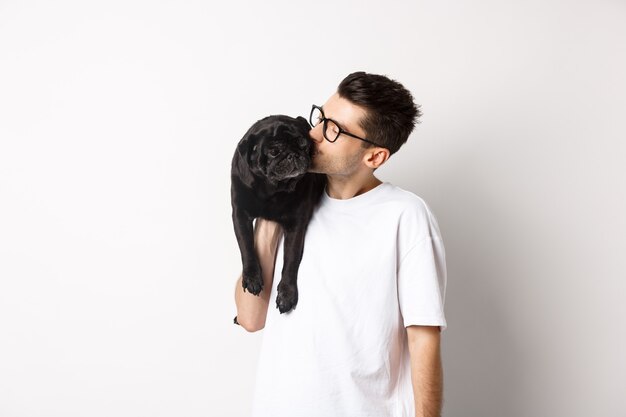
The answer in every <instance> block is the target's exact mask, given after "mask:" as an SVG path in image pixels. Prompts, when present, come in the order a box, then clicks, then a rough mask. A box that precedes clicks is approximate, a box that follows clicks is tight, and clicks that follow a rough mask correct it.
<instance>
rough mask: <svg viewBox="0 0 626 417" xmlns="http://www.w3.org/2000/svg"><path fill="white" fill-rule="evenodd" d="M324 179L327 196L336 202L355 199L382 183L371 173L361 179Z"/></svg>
mask: <svg viewBox="0 0 626 417" xmlns="http://www.w3.org/2000/svg"><path fill="white" fill-rule="evenodd" d="M326 178H327V179H328V182H327V185H326V190H327V192H328V196H329V197H330V198H334V199H337V200H347V199H348V198H352V197H356V196H357V195H361V194H363V193H366V192H368V191H370V190H371V189H373V188H375V187H376V186H378V185H379V184H381V183H382V181H380V180H379V179H378V178H376V177H375V176H374V175H373V174H372V173H371V172H369V173H368V174H367V175H364V176H362V177H360V176H353V177H343V176H335V175H327V176H326Z"/></svg>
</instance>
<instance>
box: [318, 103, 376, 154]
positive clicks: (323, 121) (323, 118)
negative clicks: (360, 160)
mask: <svg viewBox="0 0 626 417" xmlns="http://www.w3.org/2000/svg"><path fill="white" fill-rule="evenodd" d="M315 109H317V110H319V111H320V113H321V114H322V120H320V121H319V122H318V123H317V125H319V124H320V122H322V123H323V124H324V125H323V126H322V128H323V130H322V133H323V134H324V139H326V140H327V141H329V142H330V143H335V142H336V141H337V139H339V135H341V134H342V133H343V134H344V135H348V136H350V137H353V138H355V139H359V140H362V141H363V142H367V143H371V144H372V145H374V146H378V147H379V148H385V149H386V148H387V147H386V146H382V145H379V144H377V143H375V142H372V141H371V140H368V139H365V138H362V137H359V136H357V135H353V134H352V133H350V132H348V131H345V130H343V129H342V128H341V126H339V123H337V122H336V121H334V120H333V119H329V118H327V117H326V115H325V114H324V110H323V109H322V108H321V107H320V106H316V105H315V104H313V106H312V107H311V113H310V114H309V124H310V125H311V127H313V128H314V127H315V126H317V125H314V124H313V112H314V111H315ZM329 120H330V121H331V122H333V123H334V124H335V126H337V128H338V129H339V133H337V137H335V139H333V140H330V139H329V138H328V136H326V128H327V126H328V121H329Z"/></svg>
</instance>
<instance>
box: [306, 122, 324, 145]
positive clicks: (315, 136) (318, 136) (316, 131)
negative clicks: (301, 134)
mask: <svg viewBox="0 0 626 417" xmlns="http://www.w3.org/2000/svg"><path fill="white" fill-rule="evenodd" d="M309 136H311V139H312V140H313V142H315V143H321V142H322V141H323V140H324V133H323V132H322V124H321V123H320V124H318V125H317V126H315V127H314V128H313V129H311V130H309Z"/></svg>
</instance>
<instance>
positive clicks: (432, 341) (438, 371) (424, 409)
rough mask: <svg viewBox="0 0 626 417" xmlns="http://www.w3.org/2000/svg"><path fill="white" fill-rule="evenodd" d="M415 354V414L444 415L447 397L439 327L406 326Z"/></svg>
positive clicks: (420, 416) (410, 349)
mask: <svg viewBox="0 0 626 417" xmlns="http://www.w3.org/2000/svg"><path fill="white" fill-rule="evenodd" d="M406 331H407V338H408V343H409V353H410V355H411V380H412V382H413V397H414V398H415V417H440V416H441V406H442V399H443V368H442V365H441V353H440V342H441V331H440V329H439V326H408V327H407V328H406Z"/></svg>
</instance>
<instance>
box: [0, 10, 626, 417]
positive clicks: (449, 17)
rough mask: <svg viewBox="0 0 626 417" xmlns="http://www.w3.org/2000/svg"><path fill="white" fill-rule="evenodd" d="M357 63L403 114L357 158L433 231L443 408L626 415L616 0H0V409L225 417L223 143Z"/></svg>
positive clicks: (231, 361)
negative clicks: (392, 91)
mask: <svg viewBox="0 0 626 417" xmlns="http://www.w3.org/2000/svg"><path fill="white" fill-rule="evenodd" d="M357 70H365V71H368V72H373V73H381V74H386V75H388V76H389V77H391V78H393V79H396V80H398V81H400V82H401V83H403V84H404V85H405V86H406V87H407V88H408V89H410V90H411V91H412V92H413V94H414V96H415V99H416V101H417V102H418V103H419V104H421V105H422V110H423V112H424V116H423V118H422V123H421V124H420V125H418V126H417V128H416V129H415V132H414V134H413V135H412V136H411V138H410V139H409V143H407V144H406V145H405V146H404V147H403V148H402V149H401V150H400V152H399V153H398V154H396V155H394V156H393V157H392V158H391V160H390V161H389V162H388V164H387V165H385V166H384V167H383V168H381V169H380V170H378V171H377V174H378V175H379V177H380V178H381V179H382V180H385V181H390V182H392V183H394V184H396V185H398V186H400V187H402V188H405V189H408V190H410V191H412V192H414V193H416V194H418V195H420V196H421V197H422V198H424V199H425V200H426V201H427V202H428V204H429V205H430V206H431V208H432V209H433V211H434V213H435V215H436V216H437V219H438V220H439V225H440V228H441V232H442V235H443V238H444V243H445V245H446V251H447V261H448V292H447V297H446V317H447V320H448V324H449V328H448V330H446V332H444V334H443V360H444V370H445V405H444V415H445V416H450V417H452V416H470V417H472V416H481V417H503V416H506V417H515V416H532V417H544V416H545V417H553V416H568V417H578V416H580V417H583V416H585V417H587V416H615V417H617V416H624V415H626V399H625V398H626V397H624V395H623V394H624V392H626V354H625V353H624V352H625V351H626V325H625V323H624V321H625V318H626V303H625V302H624V297H625V295H626V280H625V278H626V273H625V272H626V261H625V258H626V257H625V256H624V254H623V250H624V248H625V247H626V241H625V236H626V221H625V220H624V213H626V196H625V191H624V190H625V189H626V187H625V185H626V184H625V183H626V181H625V179H626V167H625V164H624V162H625V161H626V146H625V144H624V141H625V140H626V127H625V125H626V116H625V115H626V77H625V74H626V2H624V1H618V0H614V1H609V0H604V1H599V0H594V1H591V0H587V1H565V0H562V1H544V0H542V1H538V0H532V1H517V2H507V1H495V0H493V1H487V0H480V1H467V2H460V1H458V2H451V1H430V2H427V1H411V2H408V1H407V2H393V1H385V2H377V1H365V2H363V1H358V2H357V1H353V2H325V1H314V2H293V1H282V2H280V1H265V2H252V1H250V2H229V3H226V2H214V3H212V2H200V1H195V2H180V1H147V0H145V1H138V0H124V1H106V2H104V1H102V2H84V1H73V2H71V1H55V2H49V1H38V2H37V1H19V2H18V1H6V0H0V141H1V142H0V417H22V416H29V417H30V416H37V417H39V416H41V417H57V416H58V417H73V416H90V417H92V416H94V417H95V416H133V417H134V416H151V417H152V416H186V417H192V416H241V417H246V416H247V414H248V412H249V410H250V406H251V395H252V392H253V388H254V375H255V367H256V363H257V362H256V361H257V352H258V348H259V344H260V341H261V338H262V334H263V332H262V331H261V332H257V333H247V332H245V330H244V329H243V328H241V327H239V326H235V325H234V324H233V323H232V319H233V317H234V315H235V312H236V310H235V304H234V297H233V295H234V288H235V287H234V285H235V281H236V279H237V277H238V274H239V271H240V259H239V251H238V248H237V244H236V241H235V238H234V233H233V229H232V223H231V218H230V179H229V174H230V160H231V157H232V153H233V151H234V149H235V145H236V143H237V142H238V141H239V139H240V138H241V136H242V135H243V133H244V132H245V131H246V130H247V128H248V127H249V126H250V125H251V124H252V123H253V122H254V121H256V120H258V119H260V118H262V117H264V116H266V115H269V114H288V115H292V116H296V115H304V116H308V112H309V109H310V106H311V104H312V103H317V104H323V103H324V102H325V101H326V99H327V98H328V97H329V96H330V95H331V94H332V93H333V92H334V90H335V88H336V87H337V84H338V83H339V82H340V81H341V79H342V78H343V77H345V76H346V75H347V74H349V73H350V72H353V71H357ZM272 303H274V300H272ZM294 415H295V414H294Z"/></svg>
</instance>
